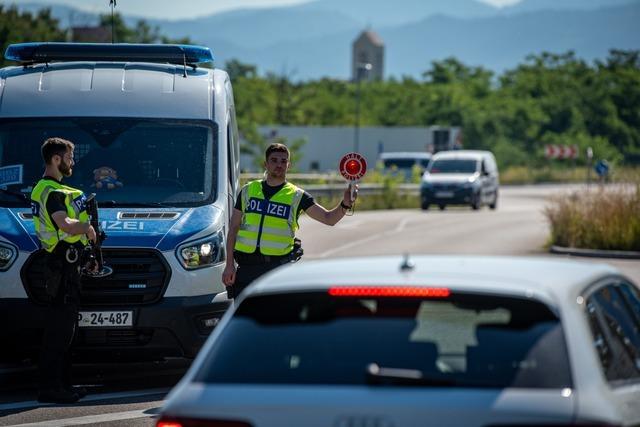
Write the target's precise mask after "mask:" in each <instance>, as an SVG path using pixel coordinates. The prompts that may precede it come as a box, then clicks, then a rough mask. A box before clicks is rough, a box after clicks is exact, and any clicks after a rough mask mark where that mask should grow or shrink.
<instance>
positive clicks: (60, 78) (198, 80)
mask: <svg viewBox="0 0 640 427" xmlns="http://www.w3.org/2000/svg"><path fill="white" fill-rule="evenodd" d="M6 58H7V59H11V60H16V61H19V62H20V63H21V65H20V66H16V67H7V68H3V69H2V70H0V321H1V324H2V327H1V328H0V339H1V341H0V342H2V345H1V346H0V348H1V350H0V358H2V359H11V358H15V357H25V355H33V354H36V352H37V351H38V347H39V345H40V341H41V334H42V328H43V322H44V318H45V317H44V308H45V306H44V304H43V302H44V297H45V294H44V279H45V278H44V277H43V265H42V261H43V252H42V250H41V249H40V247H39V243H38V240H37V238H36V235H35V230H34V225H33V221H32V216H31V209H30V206H29V201H28V197H29V194H30V192H31V190H32V188H33V186H34V185H35V183H36V182H37V180H38V179H39V178H40V177H41V175H42V171H43V162H42V157H41V154H40V146H41V145H42V142H43V141H44V140H45V139H46V138H48V137H52V136H58V137H62V138H65V139H68V140H70V141H72V142H73V143H74V144H75V166H74V168H73V175H72V176H71V177H68V178H65V181H64V182H65V183H68V184H69V185H71V186H73V187H76V188H80V189H82V190H83V191H84V192H85V194H87V195H88V194H90V193H96V198H97V200H98V203H99V206H100V210H99V216H100V221H101V224H102V227H103V229H104V231H105V233H106V234H107V239H106V240H105V241H104V243H103V247H102V249H103V254H104V259H105V263H106V264H107V265H109V266H110V267H111V268H112V269H113V274H112V275H110V276H108V277H106V278H101V279H98V278H83V280H82V288H81V291H80V295H81V300H80V318H79V327H80V328H79V333H78V334H77V337H76V340H77V342H76V345H75V349H76V351H77V353H78V354H79V355H85V354H86V355H87V356H91V357H92V358H113V357H114V355H116V356H122V357H123V358H124V357H126V358H128V357H135V358H138V359H157V358H162V357H172V356H173V357H193V356H195V354H196V353H197V351H198V350H199V348H200V346H201V345H202V344H203V343H204V341H205V339H206V337H207V335H208V334H209V333H210V331H211V330H212V329H213V327H215V325H216V324H217V320H218V319H219V318H220V316H221V315H222V314H223V313H224V311H225V310H226V308H227V307H228V305H229V302H228V300H227V299H226V293H225V292H224V286H223V285H222V282H221V276H222V270H223V269H224V262H225V256H226V254H225V239H226V234H227V230H228V223H229V218H230V213H231V210H232V209H233V202H234V198H235V195H236V193H237V191H238V174H239V142H238V131H237V126H236V120H235V109H234V102H233V91H232V88H231V83H230V80H229V77H228V75H227V73H226V72H224V71H222V70H218V69H209V68H203V67H199V66H198V63H201V62H211V61H212V60H213V57H212V55H211V51H210V50H209V49H208V48H204V47H199V46H186V45H129V44H121V45H120V44H113V45H111V44H66V43H28V44H19V45H12V46H10V47H9V48H8V49H7V52H6Z"/></svg>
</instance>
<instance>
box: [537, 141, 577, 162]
mask: <svg viewBox="0 0 640 427" xmlns="http://www.w3.org/2000/svg"><path fill="white" fill-rule="evenodd" d="M544 154H545V156H546V157H547V159H577V158H578V156H579V150H578V146H577V145H555V144H549V145H545V147H544Z"/></svg>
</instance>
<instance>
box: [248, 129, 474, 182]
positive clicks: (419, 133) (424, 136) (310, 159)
mask: <svg viewBox="0 0 640 427" xmlns="http://www.w3.org/2000/svg"><path fill="white" fill-rule="evenodd" d="M258 131H259V132H260V133H261V134H262V135H264V136H265V138H267V140H269V139H273V140H275V139H276V138H285V139H286V140H287V141H293V140H296V139H301V138H302V139H305V140H306V143H305V144H304V146H303V147H302V149H301V159H300V160H299V161H298V163H297V164H296V165H295V167H296V169H297V170H299V171H300V172H316V171H317V172H326V171H335V170H337V169H338V162H339V161H340V158H341V157H342V156H343V155H344V154H346V153H349V152H352V151H353V148H354V133H355V130H354V128H353V126H335V127H325V126H260V127H258ZM461 146H462V133H461V131H460V128H457V127H453V128H449V127H439V126H430V127H381V126H380V127H361V128H360V142H359V147H360V149H359V152H360V154H362V155H363V156H364V157H365V158H366V159H367V162H368V164H369V166H370V167H373V166H374V165H375V163H376V161H377V159H378V156H379V154H380V153H382V152H389V151H418V152H429V153H434V152H437V151H442V150H449V149H454V148H460V147H461ZM240 166H241V168H242V170H245V171H253V172H255V166H254V165H253V162H252V159H251V158H249V157H248V156H246V155H245V156H241V158H240Z"/></svg>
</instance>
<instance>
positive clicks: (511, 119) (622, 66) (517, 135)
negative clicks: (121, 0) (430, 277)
mask: <svg viewBox="0 0 640 427" xmlns="http://www.w3.org/2000/svg"><path fill="white" fill-rule="evenodd" d="M99 23H100V25H103V26H105V27H110V26H111V15H110V14H105V15H101V16H100V17H99ZM114 28H115V31H114V38H115V40H116V41H118V42H128V43H175V42H177V43H189V39H188V38H183V39H170V38H168V37H165V36H163V35H162V34H161V33H160V31H159V29H158V27H153V26H150V25H149V24H148V23H146V22H145V21H144V20H139V21H138V22H137V23H136V24H135V25H134V26H132V27H129V26H127V25H126V23H125V21H124V20H123V19H122V17H121V16H120V15H119V14H116V15H115V22H114ZM68 38H69V34H68V32H67V31H65V30H64V29H62V28H60V25H59V22H58V21H57V20H56V19H55V18H53V17H52V15H51V12H50V10H48V9H42V10H40V11H39V12H37V13H35V14H32V13H28V12H19V10H18V9H17V8H16V7H15V6H12V7H5V6H2V5H0V44H1V47H2V50H3V52H4V50H5V49H6V47H7V45H8V44H10V43H18V42H31V41H65V40H68ZM1 61H2V64H0V65H2V66H5V65H9V64H7V63H6V61H5V60H4V58H2V59H1ZM223 68H225V69H226V70H227V71H228V73H229V75H230V77H231V79H232V81H233V83H234V92H235V99H236V110H237V115H238V120H239V124H240V129H241V132H242V133H243V135H244V136H245V139H246V140H247V141H248V142H249V144H247V145H246V146H245V147H243V149H244V151H245V152H257V153H260V152H261V150H260V149H259V148H260V147H261V146H262V145H263V144H264V143H265V141H264V139H263V138H262V137H261V136H260V135H259V134H258V132H257V130H256V126H257V125H275V124H279V125H300V126H303V125H317V126H352V125H354V124H355V120H356V117H355V96H356V90H357V84H356V83H355V82H352V81H345V80H339V79H330V78H324V79H320V80H314V81H296V80H295V79H294V78H293V77H294V76H291V75H286V74H280V75H279V74H275V73H266V74H265V75H263V76H261V75H260V74H259V73H258V70H257V67H256V66H255V65H252V64H246V63H242V62H241V61H239V60H231V61H228V62H227V63H226V64H224V67H223ZM360 89H361V90H360V96H361V108H360V125H361V126H431V125H440V126H460V127H461V128H462V129H463V135H464V140H463V143H464V147H465V148H471V149H489V150H492V151H493V152H494V153H495V154H496V157H497V158H498V160H499V162H500V164H501V167H506V166H533V167H535V166H538V165H542V164H548V161H547V160H546V159H545V158H544V146H545V145H546V144H567V145H577V146H578V147H579V148H580V152H581V157H580V159H579V160H578V163H584V162H585V152H586V149H587V147H591V148H592V150H593V153H594V157H595V158H599V159H607V160H608V161H609V162H612V163H618V164H631V165H638V164H640V51H638V50H626V51H625V50H611V51H610V52H609V54H608V56H607V58H605V59H602V60H597V61H594V62H593V63H587V62H586V61H584V60H582V59H580V58H578V57H577V56H576V55H575V53H573V52H566V53H562V54H554V53H548V52H543V53H540V54H536V55H531V56H529V57H527V58H525V60H524V61H523V62H522V63H521V64H520V65H518V66H516V67H514V68H512V69H508V70H506V71H504V72H502V73H501V74H496V73H494V72H492V71H490V70H488V69H485V68H483V67H475V66H469V65H466V64H464V63H462V62H461V61H459V60H457V59H455V58H447V59H444V60H440V61H434V62H432V63H431V65H430V67H429V69H427V70H426V71H425V72H424V73H423V74H422V76H421V78H414V77H408V76H405V77H401V78H393V77H392V78H389V79H386V80H382V81H371V82H369V81H363V82H361V87H360ZM296 144H298V145H299V143H298V142H296Z"/></svg>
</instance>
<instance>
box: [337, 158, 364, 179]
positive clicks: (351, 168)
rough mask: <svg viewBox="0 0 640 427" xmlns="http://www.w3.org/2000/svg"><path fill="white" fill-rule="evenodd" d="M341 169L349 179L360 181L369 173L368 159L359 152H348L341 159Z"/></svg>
mask: <svg viewBox="0 0 640 427" xmlns="http://www.w3.org/2000/svg"><path fill="white" fill-rule="evenodd" d="M339 169H340V173H341V174H342V176H343V177H344V179H346V180H347V181H358V180H359V179H360V178H362V177H363V176H364V174H365V173H367V160H366V159H365V158H364V157H363V156H362V155H361V154H359V153H347V154H345V155H344V156H342V159H340V166H339Z"/></svg>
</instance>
